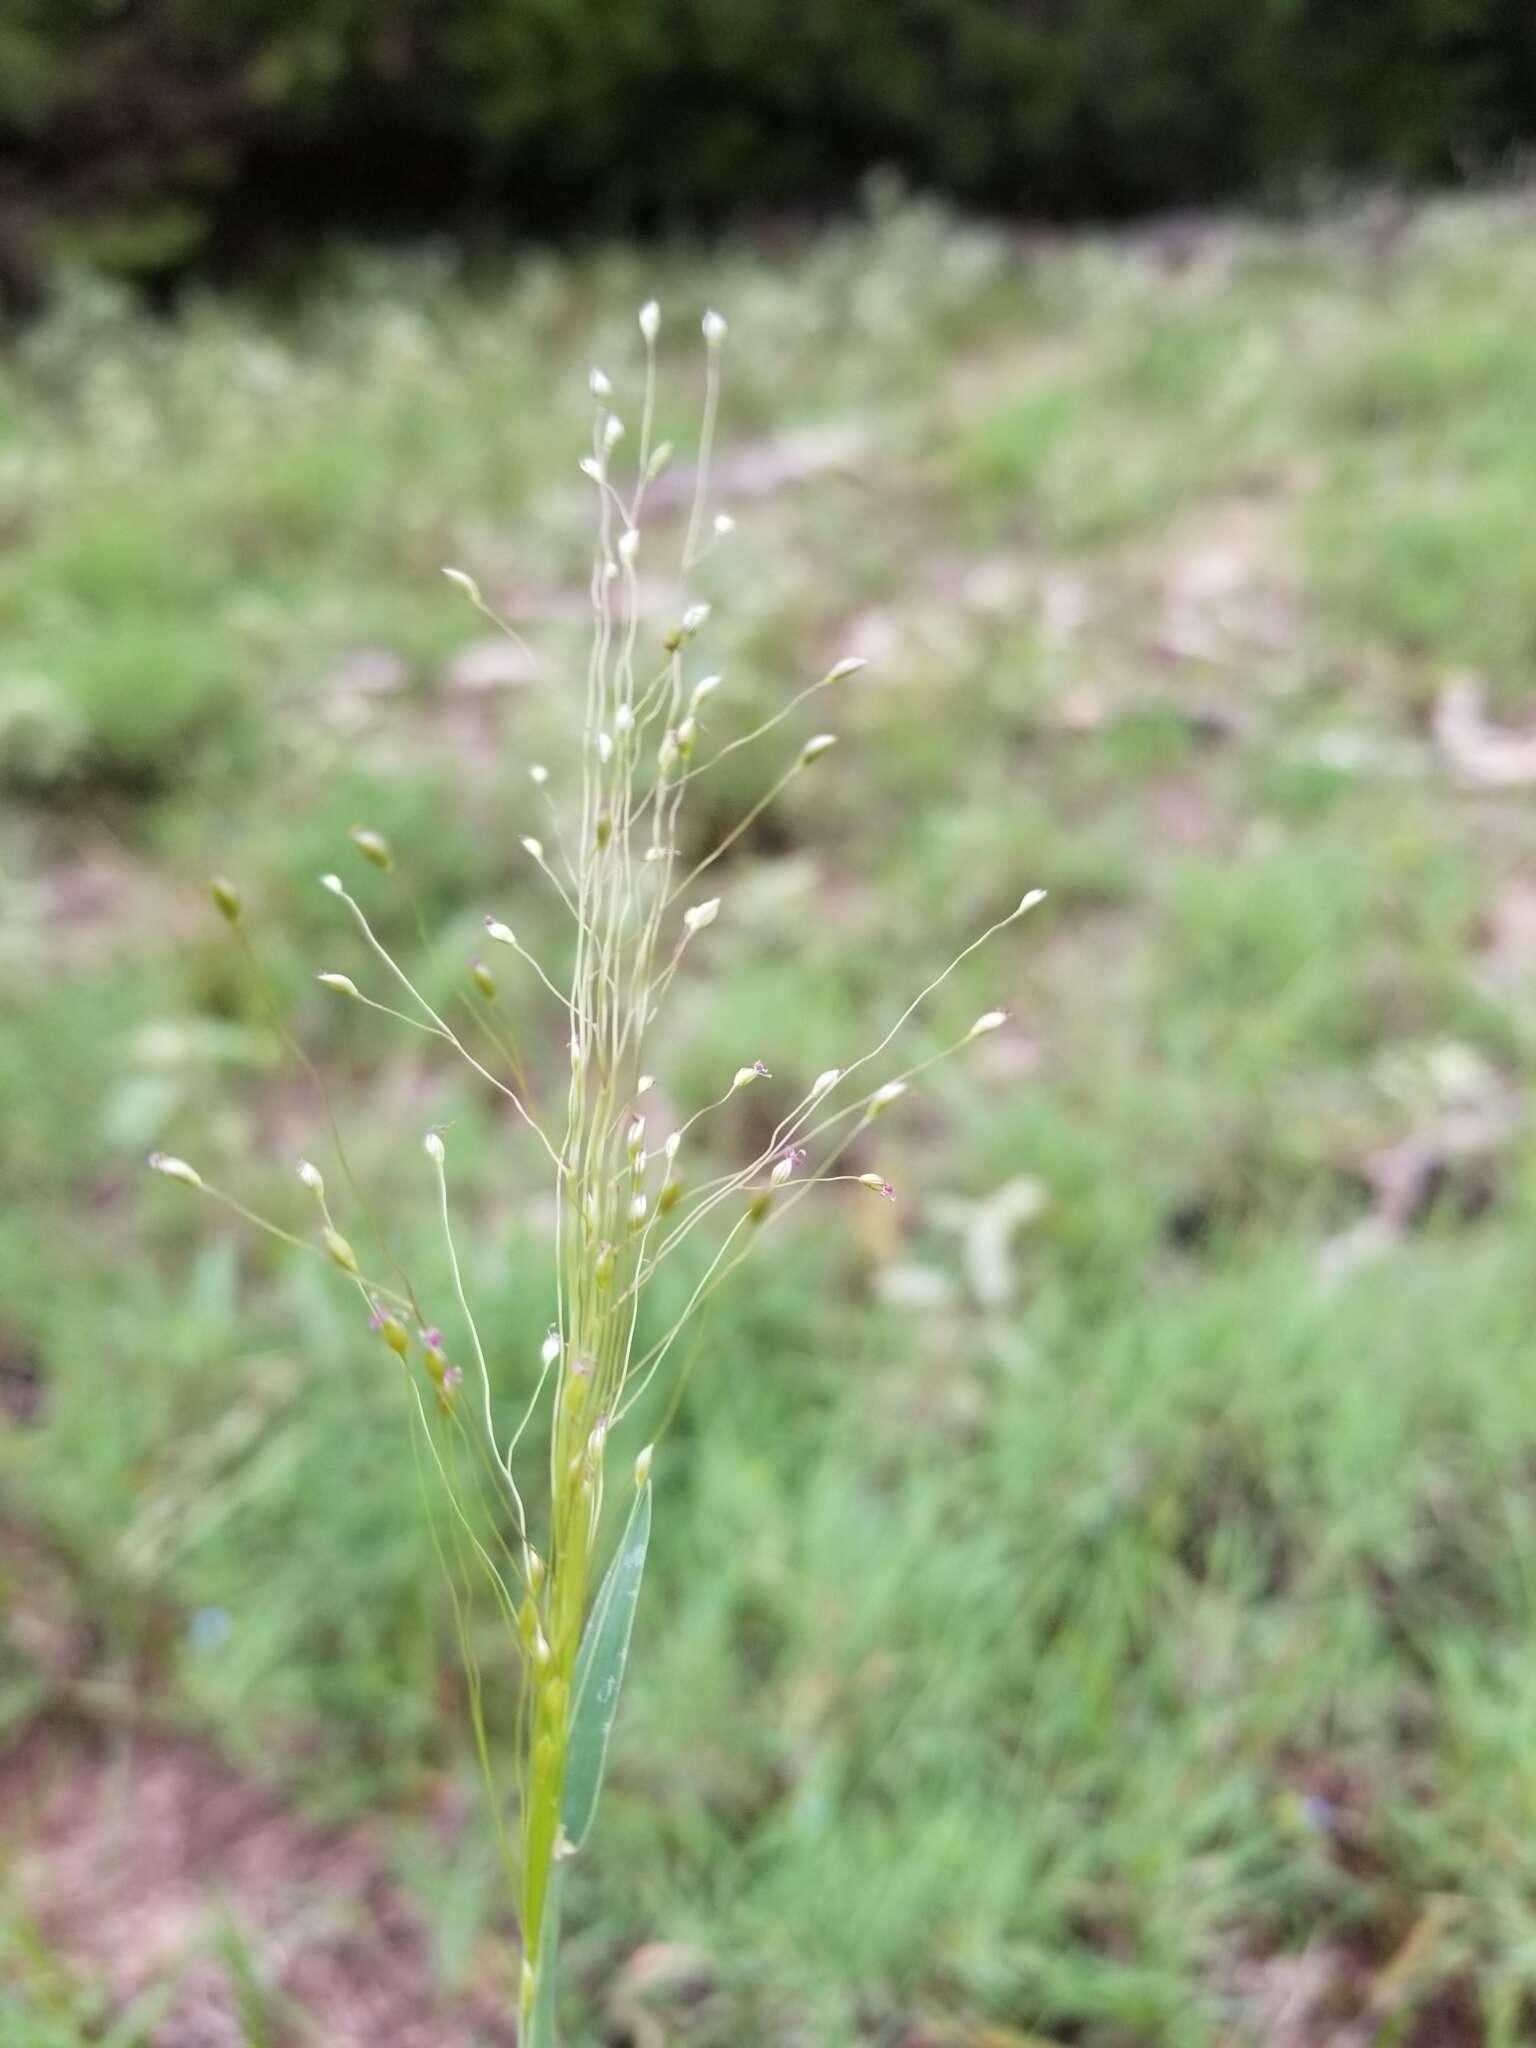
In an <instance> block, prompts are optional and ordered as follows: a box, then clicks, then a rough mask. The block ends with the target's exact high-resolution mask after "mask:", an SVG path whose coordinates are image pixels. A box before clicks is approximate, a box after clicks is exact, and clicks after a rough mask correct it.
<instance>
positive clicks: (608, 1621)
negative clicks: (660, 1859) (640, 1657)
mask: <svg viewBox="0 0 1536 2048" xmlns="http://www.w3.org/2000/svg"><path fill="white" fill-rule="evenodd" d="M650 1540H651V1488H650V1482H649V1481H647V1482H646V1484H645V1485H644V1486H642V1487H640V1488H639V1489H638V1490H637V1491H636V1494H635V1504H634V1506H633V1507H632V1508H631V1509H630V1511H629V1521H628V1522H627V1523H626V1525H625V1529H624V1534H623V1535H622V1537H620V1539H619V1547H618V1549H617V1550H616V1551H615V1553H614V1558H613V1563H612V1564H611V1565H609V1567H608V1571H607V1574H606V1576H605V1577H604V1579H603V1583H602V1585H601V1586H599V1588H598V1591H597V1598H596V1600H595V1601H594V1602H593V1604H592V1612H591V1615H590V1616H589V1617H588V1620H587V1627H586V1633H585V1634H584V1635H583V1637H582V1639H581V1649H580V1651H579V1652H578V1654H577V1658H576V1683H575V1687H574V1692H573V1698H572V1705H571V1732H570V1737H569V1740H568V1742H567V1745H566V1752H565V1789H564V1793H563V1795H562V1799H561V1807H560V1822H561V1825H562V1827H563V1828H564V1829H565V1835H566V1840H567V1841H568V1842H569V1844H570V1846H571V1848H572V1849H579V1848H580V1847H581V1845H582V1843H583V1842H584V1841H585V1840H586V1839H587V1834H588V1831H589V1830H590V1828H591V1826H592V1816H593V1814H594V1813H595V1812H596V1811H597V1795H598V1792H599V1791H600V1790H601V1787H602V1782H603V1766H604V1765H605V1764H606V1763H607V1761H608V1738H609V1736H610V1735H611V1734H612V1732H613V1717H614V1715H615V1714H616V1713H617V1711H618V1706H619V1688H620V1687H621V1686H622V1685H623V1683H624V1664H625V1660H626V1659H627V1658H628V1656H629V1637H630V1631H631V1629H632V1628H633V1627H634V1623H635V1603H636V1601H637V1600H638V1599H639V1598H640V1581H641V1578H642V1577H643V1575H644V1572H645V1553H646V1548H647V1546H648V1545H649V1543H650Z"/></svg>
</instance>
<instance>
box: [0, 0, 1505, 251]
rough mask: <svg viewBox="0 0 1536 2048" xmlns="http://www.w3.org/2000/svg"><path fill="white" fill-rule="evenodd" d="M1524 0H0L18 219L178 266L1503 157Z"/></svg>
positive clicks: (1197, 198) (67, 239) (1135, 193)
mask: <svg viewBox="0 0 1536 2048" xmlns="http://www.w3.org/2000/svg"><path fill="white" fill-rule="evenodd" d="M1533 132H1536V18H1533V16H1532V13H1531V10H1530V8H1529V7H1528V6H1526V5H1525V4H1523V0H1344V4H1340V0H1251V4H1249V5H1245V6H1236V7H1234V6H1232V5H1230V4H1228V0H1158V4H1156V5H1147V4H1145V0H1090V4H1057V0H1050V4H1045V5H1033V6H1020V5H1016V4H1014V0H820V4H818V5H817V6H814V7H803V8H795V7H791V8H786V7H783V6H781V5H778V4H775V0H729V4H724V0H627V4H625V5H622V6H617V5H614V4H613V0H522V4H517V5H511V4H507V0H308V4H305V5H303V6H300V5H296V4H295V0H225V4H222V5H220V6H217V7H209V6H207V5H205V4H203V0H6V4H5V6H4V8H3V9H0V164H3V165H4V166H5V168H4V171H3V172H0V244H3V253H4V254H5V256H6V257H7V258H8V268H9V271H10V273H11V276H12V280H13V286H14V288H15V289H17V290H25V289H26V288H27V286H28V284H29V283H32V284H35V282H36V280H37V277H38V276H39V274H40V271H41V269H42V268H44V267H45V266H46V264H47V262H48V261H49V260H50V259H51V258H52V257H54V256H56V255H58V254H60V253H64V254H70V253H73V254H78V253H80V252H81V251H88V252H89V253H90V255H91V257H92V259H93V260H94V261H96V262H99V263H107V264H109V265H116V266H121V267H125V268H128V269H130V270H138V271H143V272H147V273H149V274H165V273H167V272H174V271H176V270H178V269H180V268H182V267H184V266H185V265H186V264H187V263H188V262H189V261H190V260H193V259H196V258H202V259H205V260H212V261H213V262H215V263H216V264H221V265H222V266H223V267H224V268H225V269H226V270H227V271H228V270H233V269H235V268H237V267H248V266H249V264H250V263H251V262H252V260H253V259H254V258H255V257H256V256H258V255H259V254H261V253H262V251H263V250H264V249H265V250H268V253H270V245H271V244H273V243H283V242H286V243H287V244H289V245H292V244H293V243H295V242H299V243H306V242H308V241H310V240H311V239H312V238H313V236H314V234H315V233H316V231H317V230H319V229H321V228H323V227H324V226H326V225H327V224H329V225H332V226H337V225H345V226H349V227H352V228H356V227H359V226H363V227H371V228H375V229H385V230H387V231H388V232H389V233H391V234H395V235H398V234H400V233H401V232H402V231H405V232H410V231H413V230H416V231H419V230H421V229H424V228H429V227H455V226H458V227H462V226H464V225H465V224H467V223H471V222H476V221H478V222H479V223H480V224H481V225H482V226H489V227H492V228H496V227H500V228H511V229H513V230H515V231H518V232H521V233H525V234H526V233H530V232H531V233H533V234H537V235H540V236H546V235H549V234H551V233H552V232H557V231H561V230H568V229H570V228H571V227H573V226H575V227H584V228H589V229H590V228H592V227H594V226H595V227H597V228H599V229H608V228H614V227H618V226H635V225H641V226H648V227H652V228H654V227H657V226H677V225H683V224H698V223H700V222H718V221H720V220H721V219H723V218H731V217H738V218H739V217H741V216H743V215H758V216H760V215H761V214H762V213H763V212H764V211H765V210H766V211H774V210H780V211H781V210H783V209H785V208H801V207H805V206H807V205H810V206H820V205H824V204H826V203H828V202H832V203H835V204H843V203H845V202H846V199H847V195H848V193H849V191H850V189H851V188H852V187H853V186H854V185H855V184H856V182H857V180H858V179H859V178H860V177H861V176H862V175H863V174H864V173H865V172H866V171H868V170H870V169H871V168H873V167H878V166H890V167H894V168H895V169H897V170H898V171H900V172H901V173H902V174H903V175H905V176H906V177H907V178H908V179H909V180H910V181H912V182H913V183H915V184H916V185H918V186H920V187H921V188H923V189H928V190H936V191H940V192H944V193H947V194H950V195H952V196H953V197H956V198H959V199H964V200H966V201H968V202H971V203H973V204H980V205H984V206H987V207H991V208H998V209H1002V210H1005V211H1008V212H1014V211H1018V210H1021V209H1022V210H1023V211H1025V212H1027V213H1029V214H1030V215H1032V216H1034V217H1037V218H1038V217H1040V216H1042V215H1070V216H1073V217H1078V218H1081V217H1083V216H1085V215H1087V216H1103V215H1105V214H1116V213H1122V212H1125V211H1128V210H1130V211H1134V210H1145V209H1148V208H1157V207H1163V208H1166V207H1169V206H1177V205H1188V204H1192V203H1197V202H1210V201H1212V200H1217V199H1222V198H1225V197H1228V196H1230V195H1235V194H1242V195H1249V196H1254V195H1257V196H1258V197H1260V198H1270V197H1274V198H1294V197H1295V196H1297V194H1298V193H1299V192H1305V191H1307V190H1314V191H1315V190H1316V189H1318V188H1319V187H1320V186H1322V187H1326V186H1327V185H1328V184H1329V183H1330V181H1334V182H1336V181H1337V180H1338V179H1340V178H1341V177H1342V178H1345V179H1350V180H1359V179H1361V178H1390V179H1398V180H1401V179H1410V180H1424V179H1437V178H1445V177H1446V176H1448V175H1452V174H1457V173H1462V172H1465V171H1466V170H1468V169H1469V168H1474V167H1479V166H1482V167H1487V166H1489V165H1495V166H1503V165H1505V164H1506V163H1507V161H1508V159H1509V157H1510V154H1511V152H1513V151H1515V150H1517V149H1519V148H1521V147H1523V146H1524V145H1526V144H1528V142H1529V140H1530V138H1531V136H1532V134H1533Z"/></svg>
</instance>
